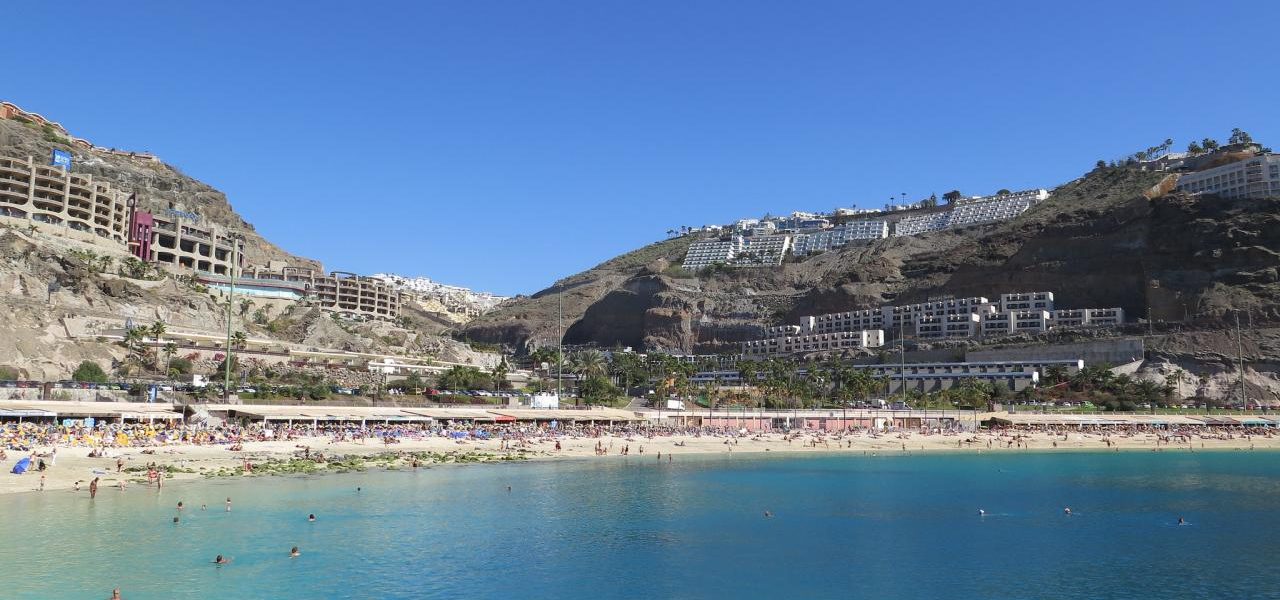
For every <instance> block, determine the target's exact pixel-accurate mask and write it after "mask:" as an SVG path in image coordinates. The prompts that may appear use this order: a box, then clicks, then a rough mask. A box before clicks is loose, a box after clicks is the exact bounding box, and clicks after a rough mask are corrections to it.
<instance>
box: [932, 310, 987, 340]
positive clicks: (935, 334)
mask: <svg viewBox="0 0 1280 600" xmlns="http://www.w3.org/2000/svg"><path fill="white" fill-rule="evenodd" d="M981 327H982V316H981V315H979V314H978V313H969V314H959V315H943V316H924V317H921V318H920V319H918V320H917V321H916V337H917V338H920V339H926V340H927V339H971V338H976V337H978V334H979V332H980V328H981Z"/></svg>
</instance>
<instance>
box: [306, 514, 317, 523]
mask: <svg viewBox="0 0 1280 600" xmlns="http://www.w3.org/2000/svg"><path fill="white" fill-rule="evenodd" d="M307 520H308V521H314V520H316V514H315V513H311V514H309V515H307Z"/></svg>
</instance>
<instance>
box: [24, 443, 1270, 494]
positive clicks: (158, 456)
mask: <svg viewBox="0 0 1280 600" xmlns="http://www.w3.org/2000/svg"><path fill="white" fill-rule="evenodd" d="M1014 435H1017V436H1019V437H1017V438H1016V439H1015V437H1014ZM1064 436H1065V439H1064ZM726 442H728V443H726ZM597 443H599V444H600V445H602V446H603V447H604V448H605V449H606V450H607V454H604V455H600V454H598V453H597V451H596V447H597ZM560 444H561V449H560V450H556V449H555V441H553V440H550V439H539V440H537V441H533V442H530V443H528V444H526V445H525V447H523V448H522V449H521V450H504V449H503V442H502V441H500V440H466V441H462V442H459V441H455V440H451V439H447V438H444V437H430V438H424V439H403V440H402V441H401V442H400V443H397V444H393V445H390V446H384V445H383V444H382V443H380V442H378V441H377V440H375V439H368V440H366V441H365V442H363V443H361V442H358V441H357V442H350V441H343V442H336V443H335V442H332V441H331V438H329V437H301V438H296V439H293V440H288V441H284V440H280V441H260V442H246V443H244V444H243V450H241V451H232V450H229V449H228V447H227V446H217V445H209V446H196V445H181V444H172V445H167V446H157V447H152V448H119V449H113V450H112V451H111V452H112V454H111V457H108V458H96V457H95V458H90V457H89V456H88V454H89V451H90V448H87V447H59V448H58V457H57V462H56V464H54V465H52V466H50V467H48V469H46V471H45V472H44V473H43V475H44V476H45V482H44V489H45V493H50V492H61V491H67V490H75V489H76V488H77V485H78V489H79V493H82V494H84V495H86V496H87V495H88V483H89V481H90V480H92V479H93V478H94V477H100V478H101V481H100V482H99V486H100V488H101V491H103V492H106V491H110V492H112V493H118V492H117V489H116V488H117V487H118V481H119V480H120V479H125V481H126V487H127V491H128V492H137V491H142V490H145V489H147V485H146V484H145V480H146V473H145V472H137V471H135V472H120V473H117V472H116V457H119V458H122V459H123V461H124V468H125V469H126V470H127V469H129V468H130V467H133V468H135V469H137V468H141V467H145V466H146V465H148V464H149V463H155V464H157V465H162V466H164V465H167V466H172V467H173V468H174V472H171V473H170V476H169V477H168V478H166V479H165V482H164V483H165V484H166V485H167V484H171V483H173V482H180V481H190V480H198V479H204V478H206V477H209V476H211V475H212V474H213V473H215V472H219V471H222V472H223V473H227V472H229V471H235V472H237V473H238V474H240V476H248V477H260V478H263V479H265V478H267V477H264V476H261V474H246V473H244V469H243V466H244V463H245V461H246V460H247V461H248V462H249V463H250V464H262V463H263V462H266V461H271V460H289V459H290V458H293V457H294V456H295V454H296V453H297V452H300V451H301V450H302V447H308V448H310V449H311V451H312V452H322V453H324V454H325V455H326V456H328V457H331V458H332V457H340V456H347V457H352V456H360V457H373V456H375V455H380V454H385V453H387V452H395V453H404V454H406V456H407V455H408V454H409V453H414V452H431V453H438V454H442V453H455V454H468V453H471V454H475V455H477V456H478V457H481V458H484V459H487V460H495V459H499V458H501V457H503V456H508V455H509V456H517V455H518V456H521V457H523V458H525V459H529V460H564V459H602V460H610V459H615V458H616V457H618V456H619V455H620V453H621V452H622V451H623V449H624V448H627V449H628V451H629V452H628V455H627V456H628V457H629V458H631V459H638V458H644V459H649V460H655V461H656V460H658V458H657V456H658V454H659V453H661V454H662V456H663V460H671V459H675V460H678V459H679V458H680V457H681V456H687V455H693V454H728V453H790V454H803V453H845V454H858V455H863V454H865V455H871V454H876V455H886V454H891V453H897V454H901V453H912V454H914V453H920V452H925V453H953V452H994V453H1016V452H1028V451H1030V452H1048V451H1063V452H1067V451H1128V452H1132V451H1148V452H1149V451H1166V450H1167V451H1182V452H1186V451H1202V450H1205V451H1209V450H1234V451H1247V450H1275V449H1280V437H1276V436H1272V437H1262V436H1246V435H1243V434H1233V435H1232V436H1231V437H1228V436H1227V434H1225V433H1222V432H1205V435H1204V436H1203V437H1200V436H1192V437H1191V438H1190V443H1187V442H1182V443H1168V442H1163V441H1160V439H1159V438H1158V437H1157V436H1156V435H1155V434H1147V433H1135V434H1114V433H1113V434H1111V435H1109V436H1106V437H1104V436H1103V435H1101V434H1099V433H1080V432H1072V433H1066V434H1050V433H1046V432H1009V433H1005V434H1003V435H1001V434H998V433H987V432H980V433H976V434H956V435H948V434H932V435H924V434H919V433H893V432H890V433H883V434H880V435H878V436H872V435H869V434H849V435H843V436H840V435H820V434H819V433H817V432H813V433H798V434H797V433H793V434H791V435H790V436H787V435H784V434H781V433H768V434H760V435H755V436H752V437H728V436H715V435H701V436H694V435H671V436H658V437H653V438H647V437H642V436H631V437H621V436H615V435H602V436H600V437H572V436H565V437H562V438H560ZM49 450H51V448H49V447H45V448H40V449H39V450H38V451H39V452H48V451H49ZM144 451H145V452H147V453H144ZM19 457H20V455H18V454H17V453H15V452H10V453H9V458H8V459H7V460H6V461H4V469H5V473H4V475H3V477H0V494H13V493H25V492H35V493H38V490H39V488H40V475H41V473H40V472H39V471H36V470H31V471H29V472H27V473H26V474H23V475H14V474H12V473H9V469H10V468H11V467H12V465H13V463H14V462H16V460H17V459H18V458H19ZM409 460H410V459H409V458H405V459H403V461H402V462H403V463H404V464H405V465H406V466H407V465H408V461H409ZM371 466H372V465H371ZM424 466H425V465H424Z"/></svg>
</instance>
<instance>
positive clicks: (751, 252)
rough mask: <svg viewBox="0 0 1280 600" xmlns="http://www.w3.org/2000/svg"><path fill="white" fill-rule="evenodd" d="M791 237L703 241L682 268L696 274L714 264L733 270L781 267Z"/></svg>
mask: <svg viewBox="0 0 1280 600" xmlns="http://www.w3.org/2000/svg"><path fill="white" fill-rule="evenodd" d="M791 240H792V236H789V235H752V236H749V237H743V236H740V235H735V236H731V237H729V238H728V239H718V240H703V241H700V242H694V243H692V244H690V245H689V251H688V252H687V253H685V257H684V262H683V263H681V265H680V266H681V267H683V268H684V269H685V270H688V271H697V270H699V269H704V268H706V267H709V266H711V265H718V264H719V265H729V266H733V267H762V266H777V265H780V264H782V259H783V257H785V256H786V255H787V252H789V251H790V250H791Z"/></svg>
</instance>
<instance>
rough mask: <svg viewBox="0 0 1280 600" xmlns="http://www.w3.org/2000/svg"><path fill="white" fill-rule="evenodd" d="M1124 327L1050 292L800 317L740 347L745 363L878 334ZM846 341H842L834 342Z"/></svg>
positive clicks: (982, 334) (1108, 312)
mask: <svg viewBox="0 0 1280 600" xmlns="http://www.w3.org/2000/svg"><path fill="white" fill-rule="evenodd" d="M1122 323H1124V310H1123V309H1121V308H1073V309H1058V308H1055V305H1054V296H1053V292H1022V293H1009V294H1001V295H1000V297H999V298H997V299H996V300H994V301H993V300H989V299H987V298H985V297H982V296H974V297H969V298H944V299H939V300H931V301H929V302H918V303H915V304H903V305H885V306H881V307H880V308H869V309H863V310H854V311H847V312H840V313H828V314H823V315H815V316H807V317H801V318H800V322H799V324H798V325H781V326H773V327H768V328H766V329H765V330H764V332H763V336H762V337H761V338H760V339H756V340H751V341H747V342H744V343H743V346H742V356H743V357H744V358H755V359H763V358H770V357H773V356H782V355H786V354H793V353H802V352H822V351H824V350H834V349H841V348H853V347H875V345H864V346H859V345H858V344H847V345H842V346H838V347H837V346H833V345H830V344H828V347H823V346H822V342H830V341H831V340H834V339H837V338H815V340H816V341H817V342H818V344H817V345H814V344H812V343H809V342H810V341H811V340H809V339H808V338H810V337H812V336H836V335H846V336H858V335H861V334H863V333H866V332H870V331H882V332H884V333H881V334H880V335H881V338H880V339H881V344H883V339H884V336H885V335H887V336H888V337H889V339H890V340H892V339H894V338H897V337H903V338H912V339H917V340H942V339H982V338H997V337H1005V336H1009V335H1016V334H1020V333H1031V334H1036V333H1043V332H1046V331H1050V330H1053V329H1066V328H1084V327H1115V326H1118V325H1120V324H1122ZM838 339H844V338H838Z"/></svg>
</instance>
